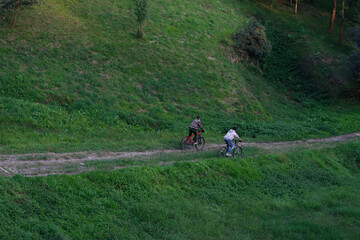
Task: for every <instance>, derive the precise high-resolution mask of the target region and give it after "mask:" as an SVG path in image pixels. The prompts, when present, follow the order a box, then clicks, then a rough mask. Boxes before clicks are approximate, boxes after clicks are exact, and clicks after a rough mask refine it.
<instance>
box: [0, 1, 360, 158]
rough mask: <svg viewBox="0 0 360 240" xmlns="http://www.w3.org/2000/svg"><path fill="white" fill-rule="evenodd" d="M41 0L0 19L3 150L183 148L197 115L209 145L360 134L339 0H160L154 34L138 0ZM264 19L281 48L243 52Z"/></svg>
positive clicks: (152, 12) (152, 20)
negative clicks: (335, 17) (233, 136)
mask: <svg viewBox="0 0 360 240" xmlns="http://www.w3.org/2000/svg"><path fill="white" fill-rule="evenodd" d="M38 2H39V3H41V4H36V5H33V6H32V7H31V8H28V9H25V10H23V11H21V12H18V15H17V21H16V25H15V27H14V28H12V27H11V24H9V23H8V22H7V21H6V19H5V20H3V19H1V22H0V26H1V28H0V33H1V35H2V36H3V37H2V40H1V41H0V59H1V61H0V123H1V124H0V152H2V153H5V152H8V153H9V152H32V151H75V150H89V149H91V150H101V149H107V150H117V151H120V150H142V149H151V148H175V147H178V141H179V139H180V137H181V136H182V135H184V134H185V133H186V129H187V127H188V124H189V122H190V121H191V120H192V118H193V117H194V116H196V115H197V114H200V115H201V116H202V120H203V124H204V126H205V127H206V130H208V131H207V135H206V137H207V139H208V140H210V141H217V140H218V139H220V140H221V135H222V134H223V133H224V131H226V130H228V128H229V127H231V126H232V125H238V126H239V127H240V129H241V131H240V133H241V135H242V136H244V137H245V139H246V138H248V139H249V138H251V139H255V141H257V140H259V141H260V140H262V141H263V140H285V139H304V138H311V137H326V136H331V135H339V134H343V133H350V132H356V131H359V127H358V126H359V125H360V124H359V123H360V114H359V104H358V101H356V100H352V98H353V97H355V96H356V91H355V92H354V91H353V90H354V89H356V86H355V85H354V83H352V82H351V76H350V73H349V71H348V69H347V67H346V58H347V56H348V55H349V54H350V52H351V45H350V43H349V42H347V41H346V39H344V40H345V41H344V44H343V45H342V46H339V45H338V36H337V34H335V32H337V31H338V24H335V28H334V34H329V33H327V27H328V13H329V12H328V9H331V6H330V5H329V3H328V2H330V1H324V0H321V1H316V2H315V3H314V5H311V4H310V3H307V2H303V4H302V5H301V6H300V7H299V12H298V14H297V15H296V16H295V15H294V14H293V13H292V11H291V9H290V8H289V6H287V4H288V1H280V0H279V1H274V8H273V11H272V12H269V11H268V10H267V4H266V3H267V1H236V0H221V1H210V2H209V1H205V0H196V1H193V0H192V1H188V0H182V1H167V0H160V1H154V2H151V4H149V6H148V16H147V20H146V21H145V22H144V24H143V31H144V34H145V35H144V39H143V40H139V39H137V38H136V20H135V15H134V12H133V9H134V6H133V2H132V1H130V0H125V1H115V2H114V1H111V0H104V1H97V2H88V1H87V2H81V3H80V2H77V1H71V0H67V1H58V0H48V1H38ZM254 18H256V21H257V22H258V23H259V24H260V25H261V26H263V27H262V29H263V30H264V31H265V32H266V36H267V39H268V40H269V41H270V43H271V46H272V51H271V52H270V53H269V54H268V55H267V56H266V57H264V58H263V59H262V60H261V61H260V62H259V63H258V64H255V63H253V62H251V61H250V62H247V61H245V60H242V59H239V57H238V56H237V55H236V53H235V51H234V50H233V45H234V39H233V37H234V35H235V34H236V32H238V30H239V29H247V28H246V26H247V25H249V24H250V23H251V22H252V19H254ZM346 26H348V25H346ZM345 32H346V31H345ZM264 56H265V55H264ZM144 139H146V140H144Z"/></svg>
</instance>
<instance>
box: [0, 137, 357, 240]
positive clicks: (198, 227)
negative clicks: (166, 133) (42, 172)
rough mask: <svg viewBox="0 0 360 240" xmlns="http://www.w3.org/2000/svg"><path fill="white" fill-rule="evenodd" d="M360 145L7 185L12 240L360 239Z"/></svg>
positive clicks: (3, 231) (0, 226) (3, 227)
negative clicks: (359, 226)
mask: <svg viewBox="0 0 360 240" xmlns="http://www.w3.org/2000/svg"><path fill="white" fill-rule="evenodd" d="M359 159H360V145H359V144H358V143H353V144H345V145H341V146H339V147H337V148H335V149H325V150H313V151H304V152H294V153H288V154H281V155H261V156H258V157H254V158H250V159H246V160H235V161H234V160H231V159H221V160H218V159H209V160H206V161H201V162H197V163H176V164H175V165H173V166H162V167H144V168H138V169H123V170H117V171H113V172H105V171H96V172H89V173H83V174H79V175H71V176H67V175H62V176H48V177H37V178H25V177H21V176H15V177H13V178H5V177H1V178H0V189H1V192H2V197H1V200H0V202H1V204H0V209H1V211H0V217H1V219H2V221H0V237H1V238H3V239H14V238H16V239H357V237H358V236H359V228H358V225H359V219H360V218H359V211H360V205H359V202H360V201H359V200H360V192H359V188H358V183H359V177H360V176H359V173H360V172H359Z"/></svg>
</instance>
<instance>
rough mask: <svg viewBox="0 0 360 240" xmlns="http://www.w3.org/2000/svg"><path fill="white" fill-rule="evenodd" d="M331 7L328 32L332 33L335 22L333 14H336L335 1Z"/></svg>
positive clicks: (334, 0)
mask: <svg viewBox="0 0 360 240" xmlns="http://www.w3.org/2000/svg"><path fill="white" fill-rule="evenodd" d="M332 2H333V7H332V10H331V15H330V26H329V32H333V30H334V21H335V14H336V0H333V1H332Z"/></svg>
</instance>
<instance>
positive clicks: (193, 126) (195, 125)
mask: <svg viewBox="0 0 360 240" xmlns="http://www.w3.org/2000/svg"><path fill="white" fill-rule="evenodd" d="M189 128H191V129H195V130H197V129H198V128H200V129H201V130H204V129H203V126H202V125H201V122H200V120H199V119H197V118H196V119H194V121H192V123H191V124H190V127H189Z"/></svg>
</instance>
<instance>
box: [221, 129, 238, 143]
mask: <svg viewBox="0 0 360 240" xmlns="http://www.w3.org/2000/svg"><path fill="white" fill-rule="evenodd" d="M235 137H237V138H239V135H237V133H236V132H235V131H234V130H233V129H230V131H228V133H227V134H226V135H225V137H224V139H227V140H231V141H232V140H233V139H234V138H235Z"/></svg>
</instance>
